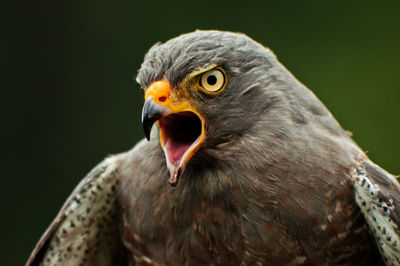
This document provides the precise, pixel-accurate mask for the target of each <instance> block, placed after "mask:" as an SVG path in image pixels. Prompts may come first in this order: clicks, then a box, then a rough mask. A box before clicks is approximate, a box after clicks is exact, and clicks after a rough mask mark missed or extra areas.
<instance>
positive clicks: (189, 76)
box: [26, 31, 400, 265]
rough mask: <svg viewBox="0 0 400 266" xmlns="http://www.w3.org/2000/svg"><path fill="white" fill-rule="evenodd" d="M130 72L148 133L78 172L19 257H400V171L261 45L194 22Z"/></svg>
mask: <svg viewBox="0 0 400 266" xmlns="http://www.w3.org/2000/svg"><path fill="white" fill-rule="evenodd" d="M137 81H138V82H139V84H140V86H141V88H142V89H143V90H144V98H145V102H144V106H143V112H142V123H143V128H144V132H145V136H146V138H147V140H146V139H143V140H142V141H140V142H139V143H137V144H136V145H135V146H134V147H133V148H132V149H131V150H130V151H128V152H125V153H121V154H118V155H114V156H110V157H108V158H106V159H105V160H104V161H103V162H102V163H100V164H99V165H98V166H97V167H95V168H94V170H92V171H91V172H90V173H89V174H88V175H87V176H86V177H85V178H84V179H83V180H82V181H81V183H80V184H79V185H78V186H77V188H76V189H75V190H74V191H73V193H72V194H71V196H70V197H69V198H68V199H67V201H66V203H65V204H64V206H63V207H62V209H61V211H60V212H59V214H58V215H57V216H56V218H55V220H54V221H53V223H52V224H51V225H50V227H49V228H48V229H47V231H46V232H45V233H44V235H43V236H42V238H41V239H40V241H39V242H38V244H37V246H36V248H35V249H34V251H33V252H32V254H31V256H30V258H29V260H28V262H27V264H26V265H199V264H204V265H299V264H305V265H355V264H357V265H379V264H387V265H399V264H400V251H399V248H400V247H399V245H400V238H399V222H400V220H399V215H400V212H399V210H400V205H399V195H400V193H399V192H400V187H399V184H398V182H397V180H396V178H395V177H394V176H393V175H391V174H389V173H388V172H386V171H385V170H383V169H381V168H380V167H379V166H377V165H376V164H374V163H373V162H371V161H370V160H369V159H368V157H367V156H366V155H365V153H364V152H363V151H362V150H361V149H360V148H359V147H358V146H357V144H356V143H355V142H354V141H353V140H352V139H351V138H350V137H349V135H348V134H347V133H346V131H345V130H343V129H342V128H341V126H340V125H339V124H338V122H337V121H336V120H335V118H334V117H333V116H332V114H331V113H330V112H329V111H328V110H327V108H326V107H325V106H324V105H323V104H322V103H321V102H320V101H319V100H318V98H317V97H316V96H315V95H314V94H313V93H312V92H311V91H310V90H309V89H307V88H306V87H305V86H304V85H303V84H301V83H300V82H299V81H298V80H297V79H296V78H295V77H294V76H293V75H292V74H291V73H290V72H289V71H288V70H287V69H286V68H285V67H284V66H282V65H281V64H280V63H279V61H278V60H277V58H276V56H275V55H274V54H273V53H272V52H271V51H270V50H269V49H267V48H265V47H263V46H262V45H261V44H259V43H257V42H255V41H254V40H252V39H250V38H249V37H247V36H245V35H244V34H239V33H231V32H221V31H195V32H193V33H189V34H184V35H181V36H179V37H176V38H174V39H171V40H169V41H167V42H166V43H164V44H160V43H157V44H155V45H154V46H153V47H151V49H150V50H149V51H148V53H147V54H146V55H145V58H144V62H143V64H142V66H141V68H140V70H139V73H138V76H137ZM155 124H156V125H155Z"/></svg>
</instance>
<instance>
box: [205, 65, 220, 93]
mask: <svg viewBox="0 0 400 266" xmlns="http://www.w3.org/2000/svg"><path fill="white" fill-rule="evenodd" d="M225 84H226V76H225V73H224V72H223V70H222V69H220V68H215V69H212V70H210V71H207V72H206V73H204V74H203V75H202V76H201V77H200V87H201V88H203V89H204V90H205V91H206V92H208V93H211V94H215V93H218V92H220V91H222V90H223V89H224V88H225Z"/></svg>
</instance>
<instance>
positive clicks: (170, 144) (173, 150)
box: [164, 139, 192, 165]
mask: <svg viewBox="0 0 400 266" xmlns="http://www.w3.org/2000/svg"><path fill="white" fill-rule="evenodd" d="M190 145H192V143H179V142H174V141H173V140H172V139H167V141H166V143H165V145H164V149H165V150H166V151H167V156H168V159H169V161H170V163H172V164H173V165H178V164H179V162H180V161H181V159H182V157H183V155H184V154H185V152H186V151H187V149H189V147H190Z"/></svg>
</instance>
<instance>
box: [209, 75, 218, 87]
mask: <svg viewBox="0 0 400 266" xmlns="http://www.w3.org/2000/svg"><path fill="white" fill-rule="evenodd" d="M207 83H208V84H210V85H211V86H212V85H215V84H216V83H217V77H216V76H214V75H209V76H208V77H207Z"/></svg>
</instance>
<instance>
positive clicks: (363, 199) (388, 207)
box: [353, 167, 400, 265]
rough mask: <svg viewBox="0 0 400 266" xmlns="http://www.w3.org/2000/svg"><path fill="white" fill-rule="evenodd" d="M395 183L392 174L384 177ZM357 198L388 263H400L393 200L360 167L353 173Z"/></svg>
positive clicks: (399, 241) (397, 228)
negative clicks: (393, 217) (393, 216)
mask: <svg viewBox="0 0 400 266" xmlns="http://www.w3.org/2000/svg"><path fill="white" fill-rule="evenodd" d="M384 178H385V179H387V181H390V182H391V183H392V184H393V185H395V184H396V181H394V182H393V180H392V179H393V177H392V176H391V175H390V174H387V176H385V177H384ZM353 181H354V191H355V200H356V202H357V204H358V206H359V207H360V208H361V212H362V213H363V215H364V218H365V220H366V222H367V223H368V225H369V227H370V231H371V233H372V235H373V236H374V238H375V241H376V243H377V246H378V247H379V251H380V252H381V254H382V257H383V258H384V261H385V264H386V265H400V235H399V227H398V224H397V223H395V221H393V219H392V217H391V216H392V215H393V214H394V211H395V205H394V204H393V200H395V199H391V198H389V199H388V197H385V196H384V194H382V193H384V190H383V189H382V188H381V187H380V185H379V184H378V183H377V182H374V180H373V179H372V178H371V177H369V176H368V173H367V172H366V170H365V169H364V168H362V167H359V168H358V169H357V170H355V171H354V173H353Z"/></svg>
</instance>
